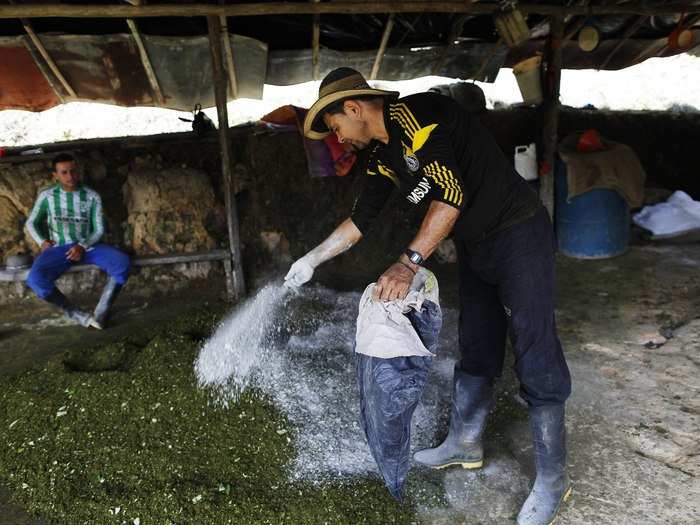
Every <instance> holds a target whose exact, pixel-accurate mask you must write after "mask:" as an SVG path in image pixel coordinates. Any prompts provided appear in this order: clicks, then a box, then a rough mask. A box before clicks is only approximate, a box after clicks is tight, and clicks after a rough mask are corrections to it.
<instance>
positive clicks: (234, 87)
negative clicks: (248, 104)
mask: <svg viewBox="0 0 700 525" xmlns="http://www.w3.org/2000/svg"><path fill="white" fill-rule="evenodd" d="M219 23H220V24H221V39H222V42H221V43H222V45H223V46H224V54H225V55H226V71H228V81H229V87H230V88H231V98H238V80H237V79H236V67H235V65H234V63H233V46H232V45H231V35H229V33H228V21H227V18H226V17H225V16H220V17H219Z"/></svg>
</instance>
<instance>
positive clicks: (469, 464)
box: [413, 367, 493, 469]
mask: <svg viewBox="0 0 700 525" xmlns="http://www.w3.org/2000/svg"><path fill="white" fill-rule="evenodd" d="M492 407H493V386H492V380H491V379H489V378H485V377H477V376H472V375H469V374H467V373H465V372H463V371H461V370H459V369H457V368H456V367H455V373H454V380H453V389H452V414H451V416H450V430H449V432H448V433H447V437H446V438H445V441H443V442H442V444H440V445H439V446H438V447H435V448H428V449H425V450H419V451H418V452H416V453H415V454H414V455H413V459H414V460H415V461H416V462H417V463H421V464H423V465H426V466H428V467H431V468H436V469H440V468H445V467H449V466H451V465H461V466H462V468H467V469H475V468H480V467H482V466H483V465H484V449H483V446H482V444H481V435H482V434H483V431H484V425H485V423H486V416H488V415H489V412H490V411H491V408H492Z"/></svg>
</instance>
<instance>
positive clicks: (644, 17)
mask: <svg viewBox="0 0 700 525" xmlns="http://www.w3.org/2000/svg"><path fill="white" fill-rule="evenodd" d="M647 20H649V16H648V15H641V16H639V17H637V20H635V21H634V22H633V23H632V24H630V26H629V27H628V28H627V29H625V31H624V33H622V38H621V39H620V41H619V42H618V43H617V44H616V45H615V47H613V48H612V49H611V50H610V53H608V56H606V57H605V60H603V62H601V64H600V66H598V68H597V69H605V66H607V65H608V64H609V63H610V60H612V58H613V57H614V56H615V55H616V54H617V52H618V51H619V50H620V49H622V47H623V46H624V45H625V42H627V41H628V40H629V39H630V38H631V37H632V35H633V34H634V33H636V32H637V31H638V30H639V28H640V27H642V25H644V23H645V22H646V21H647Z"/></svg>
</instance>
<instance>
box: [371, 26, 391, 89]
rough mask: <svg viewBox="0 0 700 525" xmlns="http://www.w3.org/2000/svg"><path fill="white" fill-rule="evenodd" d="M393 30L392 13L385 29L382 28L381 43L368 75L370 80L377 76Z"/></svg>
mask: <svg viewBox="0 0 700 525" xmlns="http://www.w3.org/2000/svg"><path fill="white" fill-rule="evenodd" d="M393 28H394V13H391V14H390V15H389V19H388V20H387V21H386V27H385V28H384V34H383V35H382V42H381V43H380V44H379V49H378V50H377V56H376V57H375V59H374V65H373V66H372V72H371V73H370V75H369V79H370V80H376V79H377V75H378V74H379V68H380V67H381V65H382V59H383V58H384V53H385V52H386V46H387V44H388V43H389V37H390V36H391V30H392V29H393Z"/></svg>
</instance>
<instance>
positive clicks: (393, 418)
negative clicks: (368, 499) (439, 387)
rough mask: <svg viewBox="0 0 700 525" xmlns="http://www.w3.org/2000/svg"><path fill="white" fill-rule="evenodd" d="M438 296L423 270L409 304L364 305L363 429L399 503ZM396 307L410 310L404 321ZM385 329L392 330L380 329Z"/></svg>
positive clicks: (360, 363) (438, 317) (359, 339)
mask: <svg viewBox="0 0 700 525" xmlns="http://www.w3.org/2000/svg"><path fill="white" fill-rule="evenodd" d="M371 289H372V286H371V285H370V287H368V289H367V290H366V291H365V295H367V293H368V291H370V293H371ZM438 295H439V294H438V286H437V280H436V279H435V276H434V275H433V274H432V273H431V272H429V271H428V270H426V269H424V268H421V269H420V270H419V271H418V273H417V275H416V277H415V278H414V281H413V285H412V287H411V292H410V293H409V297H407V299H405V300H404V301H395V302H393V304H392V303H378V302H375V303H374V304H368V303H367V302H366V300H365V299H366V298H365V296H364V295H363V300H365V301H364V302H363V300H361V301H360V315H359V316H358V329H357V332H358V333H357V336H356V341H355V352H356V355H357V383H358V387H359V390H360V417H361V422H362V428H363V430H364V431H365V436H366V437H367V443H368V445H369V448H370V451H371V452H372V456H373V457H374V460H375V461H376V463H377V467H378V468H379V472H380V473H381V475H382V477H383V478H384V483H385V484H386V486H387V488H388V489H389V492H390V493H391V495H392V496H393V497H394V498H396V499H397V500H398V501H401V498H402V490H403V486H404V483H405V482H406V477H407V476H408V472H409V470H410V468H411V456H410V444H411V419H412V417H413V412H414V411H415V409H416V406H418V402H419V401H420V397H421V394H422V392H423V387H424V386H425V383H426V381H427V377H428V370H429V369H430V366H431V364H432V359H433V356H434V355H435V353H436V352H437V346H438V337H439V335H440V328H441V327H442V311H441V310H440V304H439V300H438ZM370 301H371V298H370ZM377 304H379V305H380V306H384V307H386V308H381V307H380V308H378V307H377ZM396 306H400V308H404V307H405V308H406V309H407V311H406V312H401V313H399V314H398V315H400V316H401V317H402V318H403V320H402V319H399V318H397V317H396V308H394V307H396ZM368 308H369V309H371V312H372V313H373V316H371V317H369V318H367V317H365V316H363V314H365V313H366V311H367V309H368ZM403 321H406V322H405V323H404V322H403ZM382 325H384V326H386V327H388V329H387V330H382V329H378V327H380V328H381V326H382ZM410 332H413V334H411V333H410ZM416 342H417V343H418V344H419V345H420V346H418V345H417V344H416ZM421 347H422V349H423V350H422V351H421ZM381 356H390V357H381Z"/></svg>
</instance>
